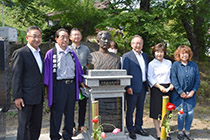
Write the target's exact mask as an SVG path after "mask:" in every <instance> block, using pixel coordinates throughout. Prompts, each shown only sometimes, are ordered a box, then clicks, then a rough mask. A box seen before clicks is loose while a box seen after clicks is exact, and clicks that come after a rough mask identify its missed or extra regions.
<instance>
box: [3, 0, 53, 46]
mask: <svg viewBox="0 0 210 140" xmlns="http://www.w3.org/2000/svg"><path fill="white" fill-rule="evenodd" d="M0 10H1V11H2V5H1V8H0ZM50 11H51V9H50V8H49V7H48V3H47V2H45V1H43V0H36V1H33V0H30V1H21V0H14V1H13V3H12V6H10V7H8V6H7V5H4V12H5V13H4V17H5V26H9V27H13V28H16V29H17V33H18V41H19V42H21V40H22V38H25V35H26V29H27V28H28V27H29V26H39V27H40V28H41V29H44V28H46V26H47V22H46V19H47V16H46V14H47V13H48V12H50ZM0 18H2V13H1V14H0Z"/></svg>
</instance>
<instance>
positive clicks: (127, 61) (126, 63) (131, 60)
mask: <svg viewBox="0 0 210 140" xmlns="http://www.w3.org/2000/svg"><path fill="white" fill-rule="evenodd" d="M142 55H143V58H144V61H145V66H146V80H147V69H148V63H149V60H148V55H147V54H146V53H143V54H142ZM122 59H123V69H126V70H127V74H128V75H132V76H133V78H132V79H131V85H130V86H127V87H126V89H127V88H132V90H133V92H134V93H140V92H141V89H142V72H141V67H140V65H139V62H138V60H137V58H136V56H135V54H134V52H133V51H132V50H131V51H129V52H127V53H125V54H124V55H123V57H122ZM147 85H148V82H147Z"/></svg>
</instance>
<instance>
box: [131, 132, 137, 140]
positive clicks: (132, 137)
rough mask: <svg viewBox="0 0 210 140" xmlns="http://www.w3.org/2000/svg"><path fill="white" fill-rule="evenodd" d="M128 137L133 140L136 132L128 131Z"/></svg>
mask: <svg viewBox="0 0 210 140" xmlns="http://www.w3.org/2000/svg"><path fill="white" fill-rule="evenodd" d="M129 137H130V138H131V139H133V140H135V139H136V134H135V133H134V132H129Z"/></svg>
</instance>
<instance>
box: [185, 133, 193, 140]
mask: <svg viewBox="0 0 210 140" xmlns="http://www.w3.org/2000/svg"><path fill="white" fill-rule="evenodd" d="M184 135H185V137H186V138H187V139H188V140H194V139H193V138H192V137H191V136H190V134H188V135H187V134H185V133H184Z"/></svg>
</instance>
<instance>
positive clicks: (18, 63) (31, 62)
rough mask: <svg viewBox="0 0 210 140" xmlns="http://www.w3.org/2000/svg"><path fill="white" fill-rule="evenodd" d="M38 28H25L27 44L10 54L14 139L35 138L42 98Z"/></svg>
mask: <svg viewBox="0 0 210 140" xmlns="http://www.w3.org/2000/svg"><path fill="white" fill-rule="evenodd" d="M41 37H42V34H41V30H40V28H38V27H29V28H28V29H27V35H26V40H27V41H28V43H27V45H26V46H25V47H23V48H20V49H17V50H16V51H15V52H14V53H13V54H12V59H13V64H12V88H13V97H14V100H15V105H16V107H17V108H18V133H17V140H38V139H39V136H40V130H41V123H42V109H43V97H44V84H43V82H44V81H43V59H42V56H41V54H40V49H39V45H40V44H41Z"/></svg>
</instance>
